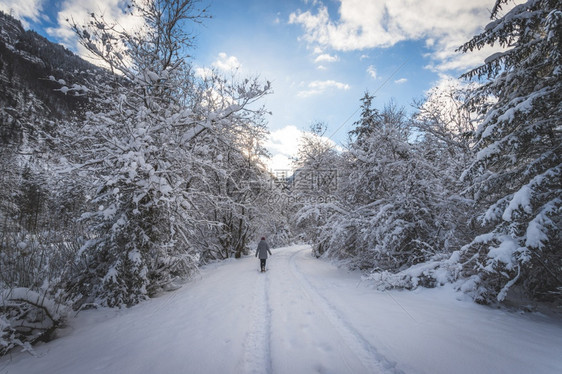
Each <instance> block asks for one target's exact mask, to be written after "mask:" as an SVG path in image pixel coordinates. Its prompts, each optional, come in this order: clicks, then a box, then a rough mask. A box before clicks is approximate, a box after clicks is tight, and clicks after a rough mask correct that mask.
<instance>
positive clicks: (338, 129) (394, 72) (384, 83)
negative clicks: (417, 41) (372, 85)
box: [328, 57, 410, 143]
mask: <svg viewBox="0 0 562 374" xmlns="http://www.w3.org/2000/svg"><path fill="white" fill-rule="evenodd" d="M409 60H410V57H408V58H407V59H406V60H404V62H403V63H402V64H400V66H398V67H397V68H396V69H395V70H394V71H393V72H392V74H390V75H389V76H388V78H386V79H385V80H384V82H382V83H381V85H380V86H379V87H378V88H377V89H376V90H375V91H374V92H373V96H374V95H375V94H376V93H377V92H379V91H380V90H381V89H382V88H383V87H384V86H385V85H386V84H387V83H388V81H389V80H390V79H392V77H393V76H395V75H396V73H398V72H399V71H400V70H401V69H402V68H403V67H404V65H406V63H407V62H408V61H409ZM359 109H361V107H358V108H357V109H355V111H354V112H353V113H352V114H351V115H350V116H349V117H347V119H346V120H345V121H343V122H342V124H341V125H339V127H338V128H337V129H336V130H335V131H334V132H333V133H332V135H330V136H329V137H328V139H331V140H332V141H334V139H332V137H333V136H334V135H336V134H337V133H338V131H340V130H341V128H342V127H343V126H344V125H345V124H346V123H347V122H348V121H349V120H350V119H351V118H352V117H353V116H354V115H355V114H356V113H357V112H358V111H359ZM334 143H335V141H334Z"/></svg>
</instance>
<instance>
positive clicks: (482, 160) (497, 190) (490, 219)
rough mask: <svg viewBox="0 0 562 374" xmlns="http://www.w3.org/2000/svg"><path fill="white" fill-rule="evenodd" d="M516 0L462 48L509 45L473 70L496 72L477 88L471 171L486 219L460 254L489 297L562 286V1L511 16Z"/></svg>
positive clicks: (520, 8) (478, 289) (481, 294)
mask: <svg viewBox="0 0 562 374" xmlns="http://www.w3.org/2000/svg"><path fill="white" fill-rule="evenodd" d="M506 3H507V0H498V1H496V3H495V5H494V7H493V9H492V14H491V17H492V18H493V19H494V20H493V21H492V22H491V23H490V24H488V25H487V26H486V27H485V30H484V31H483V32H482V33H481V34H479V35H476V36H475V37H473V38H472V39H471V40H470V41H469V42H467V43H466V44H464V45H463V46H462V48H461V50H462V51H463V52H469V51H472V50H475V49H481V48H483V47H484V46H486V45H494V44H499V45H500V46H502V47H503V48H504V51H503V52H499V53H495V54H493V55H491V56H490V57H488V58H487V59H486V60H485V62H484V64H483V65H482V66H479V67H477V68H476V69H474V70H471V71H469V72H467V73H466V74H465V75H464V76H465V77H466V78H475V77H477V78H488V80H487V81H486V82H484V83H483V84H482V85H481V86H479V87H478V88H476V89H474V90H473V91H472V95H471V97H470V104H471V108H472V109H474V110H478V111H479V112H480V113H481V114H483V115H484V118H483V121H482V123H481V124H480V126H479V127H478V129H477V130H476V133H475V141H476V144H475V151H476V155H475V158H474V161H473V162H472V163H471V164H470V165H469V166H468V167H467V168H466V170H465V172H464V173H463V180H464V181H466V183H467V184H468V187H467V189H466V191H465V193H466V195H467V196H468V197H471V198H474V199H475V200H476V201H477V203H478V204H479V209H480V212H481V214H480V215H479V216H478V217H477V221H478V222H479V223H480V225H481V227H480V235H478V236H476V237H474V238H473V240H472V242H470V243H469V244H467V245H466V246H464V247H463V248H462V249H461V250H460V251H458V252H456V253H455V254H454V260H455V262H458V264H459V265H458V266H459V270H458V271H459V275H460V276H461V277H462V278H464V279H467V280H468V281H467V282H465V283H464V286H463V289H465V290H467V291H469V292H471V293H472V294H473V296H474V297H475V299H476V300H478V301H481V302H489V301H494V300H498V301H502V300H504V299H505V298H506V297H507V295H508V292H509V291H510V289H512V288H513V287H516V286H520V288H521V289H522V290H523V291H524V292H525V293H526V294H527V296H531V297H534V298H545V299H548V298H553V297H556V296H558V297H559V295H560V294H561V292H562V266H561V264H562V251H561V248H562V220H561V217H562V214H561V210H562V148H561V147H562V127H561V118H562V65H561V62H562V44H561V38H562V10H561V9H562V8H561V3H560V1H559V0H530V1H526V2H525V3H523V4H520V5H516V6H515V7H513V8H512V9H511V10H509V11H508V12H506V13H505V14H504V15H503V16H502V15H501V11H502V7H503V6H505V4H506Z"/></svg>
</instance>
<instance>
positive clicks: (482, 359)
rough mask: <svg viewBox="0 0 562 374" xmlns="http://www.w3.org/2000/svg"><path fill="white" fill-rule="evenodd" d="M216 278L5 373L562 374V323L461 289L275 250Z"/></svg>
mask: <svg viewBox="0 0 562 374" xmlns="http://www.w3.org/2000/svg"><path fill="white" fill-rule="evenodd" d="M258 262H259V261H258V260H257V259H255V258H254V257H248V258H244V259H241V260H231V261H226V262H223V263H220V264H216V265H213V266H209V267H207V268H205V269H204V270H203V272H202V275H201V277H200V278H198V279H197V280H194V281H192V282H189V283H187V284H186V285H185V286H184V287H183V288H181V289H180V290H177V291H175V292H171V293H167V294H165V295H163V296H161V297H158V298H155V299H152V300H149V301H147V302H145V303H142V304H140V305H137V306H135V307H133V308H130V309H126V310H108V309H104V310H92V311H83V312H81V313H79V314H78V315H77V316H76V318H73V319H71V320H70V321H69V327H68V328H67V329H65V330H64V331H61V333H60V338H59V339H56V340H54V341H52V342H50V343H47V344H42V345H40V346H37V347H36V353H37V354H38V355H39V357H32V356H30V355H29V354H27V353H13V354H12V355H11V357H4V358H2V359H1V360H0V373H1V374H4V373H10V374H12V373H22V374H23V373H26V374H32V373H38V374H39V373H41V374H47V373H57V374H77V373H79V374H87V373H120V374H125V373H131V374H140V373H147V374H148V373H150V374H153V373H167V374H174V373H184V374H185V373H204V374H208V373H221V374H224V373H287V374H299V373H315V372H316V373H428V374H438V373H444V374H451V373H510V374H515V373H534V374H538V373H549V374H550V373H562V321H560V320H557V319H552V318H549V317H545V316H540V315H536V314H533V315H521V314H514V313H508V312H506V311H502V310H496V309H491V308H486V307H483V306H479V305H477V304H474V303H472V302H470V301H467V300H464V299H463V297H462V296H461V295H457V294H455V293H454V292H453V291H451V289H449V288H440V289H432V290H428V289H420V290H417V291H413V292H408V291H392V292H380V291H376V290H374V289H372V288H371V287H369V285H368V284H366V283H364V282H361V280H360V277H359V275H358V274H355V273H349V272H345V271H343V270H341V269H338V268H336V267H335V266H333V265H331V264H329V263H326V262H323V261H321V260H317V259H315V258H313V257H312V256H311V254H310V248H309V247H306V246H293V247H287V248H279V249H274V250H273V256H272V257H271V259H270V260H268V267H269V270H268V272H266V273H264V274H262V273H259V272H258V271H257V269H258Z"/></svg>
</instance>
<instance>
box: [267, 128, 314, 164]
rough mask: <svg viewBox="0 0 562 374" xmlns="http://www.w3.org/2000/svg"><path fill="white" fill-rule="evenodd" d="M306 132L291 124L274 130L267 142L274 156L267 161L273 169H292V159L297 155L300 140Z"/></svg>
mask: <svg viewBox="0 0 562 374" xmlns="http://www.w3.org/2000/svg"><path fill="white" fill-rule="evenodd" d="M303 134H304V132H303V131H301V130H299V129H297V127H296V126H293V125H289V126H285V127H283V128H282V129H279V130H275V131H272V132H271V133H270V134H269V138H268V139H267V141H266V143H265V147H266V148H267V149H268V150H269V151H270V152H271V154H272V157H271V158H270V159H269V160H268V161H267V165H268V167H269V169H271V170H290V169H291V168H292V167H291V159H292V158H294V157H296V156H297V151H298V147H299V144H298V140H299V139H300V137H301V136H302V135H303Z"/></svg>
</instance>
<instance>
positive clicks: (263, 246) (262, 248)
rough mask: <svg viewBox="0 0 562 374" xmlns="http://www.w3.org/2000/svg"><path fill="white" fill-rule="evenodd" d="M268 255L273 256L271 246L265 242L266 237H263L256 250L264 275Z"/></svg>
mask: <svg viewBox="0 0 562 374" xmlns="http://www.w3.org/2000/svg"><path fill="white" fill-rule="evenodd" d="M268 253H269V254H270V255H271V251H270V250H269V244H267V242H266V241H265V237H262V238H261V240H260V242H259V243H258V248H257V249H256V257H258V256H259V259H260V265H261V272H262V273H263V272H264V271H265V261H266V260H267V254H268Z"/></svg>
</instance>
